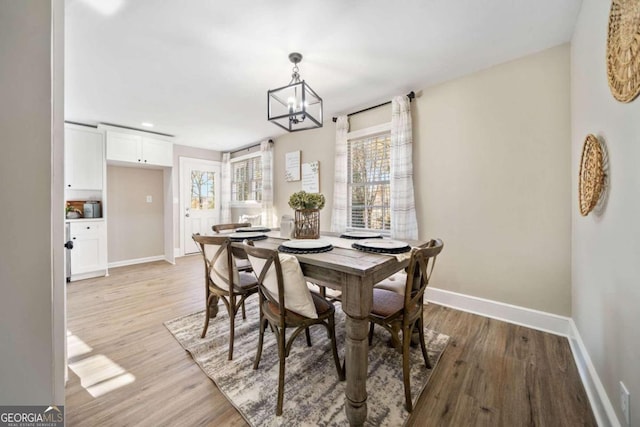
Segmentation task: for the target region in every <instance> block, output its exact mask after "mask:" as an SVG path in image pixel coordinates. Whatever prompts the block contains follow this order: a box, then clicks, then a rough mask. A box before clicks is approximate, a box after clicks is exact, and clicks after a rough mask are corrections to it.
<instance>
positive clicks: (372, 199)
mask: <svg viewBox="0 0 640 427" xmlns="http://www.w3.org/2000/svg"><path fill="white" fill-rule="evenodd" d="M390 145H391V138H390V136H389V135H388V134H386V135H380V136H376V137H373V138H364V139H360V140H353V141H350V142H349V150H348V178H349V190H350V193H349V194H350V196H349V200H348V202H349V204H350V206H349V209H350V212H351V215H350V221H349V226H350V227H352V228H365V229H373V230H389V229H390V227H391V216H390V210H389V191H390V190H389V177H390V176H389V174H390V164H389V153H390Z"/></svg>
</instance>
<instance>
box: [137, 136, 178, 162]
mask: <svg viewBox="0 0 640 427" xmlns="http://www.w3.org/2000/svg"><path fill="white" fill-rule="evenodd" d="M142 157H143V159H144V160H143V162H144V163H147V164H150V165H159V166H173V144H172V143H170V142H168V141H163V140H161V139H154V138H147V137H143V138H142Z"/></svg>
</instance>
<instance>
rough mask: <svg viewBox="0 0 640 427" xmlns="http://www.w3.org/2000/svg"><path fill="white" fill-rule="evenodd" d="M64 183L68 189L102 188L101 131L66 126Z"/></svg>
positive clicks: (102, 142)
mask: <svg viewBox="0 0 640 427" xmlns="http://www.w3.org/2000/svg"><path fill="white" fill-rule="evenodd" d="M64 162H65V165H64V181H65V182H64V184H65V188H67V189H70V190H102V176H103V169H102V168H103V167H104V137H103V133H102V132H98V131H95V130H93V129H89V128H87V129H82V128H81V127H78V126H73V127H72V126H68V125H67V126H66V127H65V130H64Z"/></svg>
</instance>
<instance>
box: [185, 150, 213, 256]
mask: <svg viewBox="0 0 640 427" xmlns="http://www.w3.org/2000/svg"><path fill="white" fill-rule="evenodd" d="M180 171H181V197H180V199H181V201H182V206H181V216H182V220H183V227H182V230H183V232H182V248H183V252H184V254H185V255H186V254H192V253H196V252H198V247H197V246H196V244H195V243H194V241H193V239H192V238H191V235H192V234H194V233H200V234H211V233H212V230H211V227H212V226H213V225H214V224H217V223H218V222H219V221H220V200H219V197H218V196H219V194H220V163H219V162H214V161H207V160H198V159H189V158H185V157H181V158H180Z"/></svg>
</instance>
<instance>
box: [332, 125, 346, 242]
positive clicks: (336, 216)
mask: <svg viewBox="0 0 640 427" xmlns="http://www.w3.org/2000/svg"><path fill="white" fill-rule="evenodd" d="M348 132H349V118H348V117H347V116H340V117H338V120H337V121H336V161H335V172H334V183H333V211H332V213H331V231H335V232H338V233H343V232H344V231H345V230H346V228H347V133H348Z"/></svg>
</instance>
